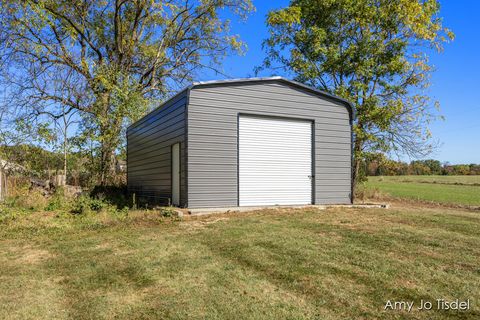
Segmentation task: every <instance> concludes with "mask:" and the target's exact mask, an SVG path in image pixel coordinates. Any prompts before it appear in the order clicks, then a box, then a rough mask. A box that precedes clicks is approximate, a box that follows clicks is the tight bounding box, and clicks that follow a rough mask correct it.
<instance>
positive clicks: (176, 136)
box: [127, 91, 187, 206]
mask: <svg viewBox="0 0 480 320" xmlns="http://www.w3.org/2000/svg"><path fill="white" fill-rule="evenodd" d="M186 103H187V91H184V92H182V93H180V94H179V95H177V96H176V97H174V98H173V99H172V100H169V101H167V102H166V103H165V104H164V105H163V106H161V107H160V108H158V109H157V110H154V111H153V112H152V113H150V114H148V115H147V116H145V117H144V118H143V119H141V120H139V121H138V122H136V123H135V124H133V125H132V126H131V127H129V128H128V130H127V181H128V190H129V191H130V192H135V193H136V195H137V197H147V198H148V201H149V202H150V203H155V202H163V203H166V202H168V200H169V199H171V196H172V187H171V186H172V182H171V161H172V157H171V155H172V154H171V146H172V144H174V143H177V142H180V181H181V182H180V203H181V205H182V206H186V203H187V197H186V190H187V188H186V140H185V139H186V132H185V129H186Z"/></svg>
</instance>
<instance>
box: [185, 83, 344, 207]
mask: <svg viewBox="0 0 480 320" xmlns="http://www.w3.org/2000/svg"><path fill="white" fill-rule="evenodd" d="M239 113H245V114H258V115H267V116H275V117H289V118H299V119H309V120H313V121H314V124H315V125H314V141H315V142H314V144H315V145H314V149H315V152H314V157H315V165H314V170H315V188H314V190H315V194H314V195H315V199H314V200H315V203H317V204H328V203H350V193H351V126H350V117H349V111H348V110H347V108H345V106H344V105H343V104H342V103H340V102H337V101H334V100H331V99H327V98H322V97H320V96H319V95H318V94H314V93H311V92H309V91H307V90H305V89H301V88H297V87H295V86H292V85H289V84H287V83H285V82H281V81H278V82H277V81H274V82H273V81H268V82H255V83H243V84H228V85H211V86H208V85H207V86H197V87H196V86H194V87H193V88H192V89H191V91H190V97H189V105H188V129H187V132H188V178H187V180H188V205H189V207H191V208H201V207H220V206H237V205H238V196H237V195H238V190H237V187H238V177H237V135H238V132H237V130H238V129H237V121H238V115H239Z"/></svg>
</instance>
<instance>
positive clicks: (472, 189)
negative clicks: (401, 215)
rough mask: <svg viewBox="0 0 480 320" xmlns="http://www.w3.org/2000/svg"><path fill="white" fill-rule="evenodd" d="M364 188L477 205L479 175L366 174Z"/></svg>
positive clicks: (407, 197) (396, 194)
mask: <svg viewBox="0 0 480 320" xmlns="http://www.w3.org/2000/svg"><path fill="white" fill-rule="evenodd" d="M366 188H367V189H378V190H379V191H380V192H382V193H386V194H388V195H390V196H392V197H396V198H406V199H414V200H423V201H431V202H437V203H445V204H455V205H467V206H480V176H382V177H368V182H367V183H366Z"/></svg>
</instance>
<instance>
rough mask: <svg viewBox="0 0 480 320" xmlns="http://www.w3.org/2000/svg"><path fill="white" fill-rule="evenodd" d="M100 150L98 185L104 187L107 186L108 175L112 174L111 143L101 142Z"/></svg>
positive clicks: (112, 149)
mask: <svg viewBox="0 0 480 320" xmlns="http://www.w3.org/2000/svg"><path fill="white" fill-rule="evenodd" d="M100 148H101V157H100V185H102V186H105V185H107V184H108V182H109V180H110V173H111V172H112V153H113V151H114V148H113V147H112V144H111V141H102V143H101V146H100Z"/></svg>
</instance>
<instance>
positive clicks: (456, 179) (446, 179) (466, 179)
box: [369, 175, 480, 185]
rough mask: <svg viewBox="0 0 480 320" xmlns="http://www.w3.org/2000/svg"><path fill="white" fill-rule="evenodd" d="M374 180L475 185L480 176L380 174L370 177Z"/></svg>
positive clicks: (478, 182)
mask: <svg viewBox="0 0 480 320" xmlns="http://www.w3.org/2000/svg"><path fill="white" fill-rule="evenodd" d="M369 179H372V180H374V181H376V180H385V179H387V180H388V181H395V182H422V183H443V184H457V185H461V184H466V185H474V184H480V176H437V175H430V176H379V177H369Z"/></svg>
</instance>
